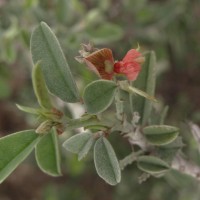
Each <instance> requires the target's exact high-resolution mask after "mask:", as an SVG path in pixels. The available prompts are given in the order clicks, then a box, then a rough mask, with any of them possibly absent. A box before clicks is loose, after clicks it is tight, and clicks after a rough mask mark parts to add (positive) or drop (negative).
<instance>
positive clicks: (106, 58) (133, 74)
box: [79, 48, 145, 81]
mask: <svg viewBox="0 0 200 200" xmlns="http://www.w3.org/2000/svg"><path fill="white" fill-rule="evenodd" d="M85 55H86V56H85ZM81 60H82V62H85V63H86V65H87V66H88V67H89V69H90V70H92V71H94V72H95V73H96V74H98V75H99V76H100V77H101V78H102V79H107V80H111V79H112V78H113V76H115V75H125V76H126V78H127V79H128V80H130V81H134V80H135V79H136V78H137V76H138V74H139V72H140V71H141V64H142V63H143V62H144V61H145V58H144V57H143V56H142V54H141V53H140V52H139V51H138V50H136V49H131V50H129V51H128V52H127V54H126V55H125V57H124V58H123V59H122V60H121V61H114V58H113V54H112V50H111V49H108V48H103V49H100V50H95V51H94V52H92V53H88V54H84V56H82V58H81ZM79 61H80V59H79Z"/></svg>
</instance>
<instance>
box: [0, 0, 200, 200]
mask: <svg viewBox="0 0 200 200" xmlns="http://www.w3.org/2000/svg"><path fill="white" fill-rule="evenodd" d="M199 20H200V1H199V0H101V1H98V0H15V1H12V0H0V134H1V136H3V135H5V134H7V133H11V132H15V131H17V130H22V129H25V128H26V127H30V126H34V121H33V119H32V118H31V117H28V116H26V115H24V114H23V113H21V112H20V111H18V110H17V109H16V107H15V103H19V104H22V105H27V106H33V105H36V99H35V97H34V94H33V90H32V84H31V68H32V63H31V58H30V51H29V40H30V35H31V31H32V30H33V28H34V27H35V26H37V25H38V23H39V22H40V21H45V22H46V23H47V24H48V25H49V26H50V27H51V28H52V29H53V30H54V32H55V34H56V35H57V37H58V39H59V41H60V43H61V46H62V48H63V50H64V53H65V55H66V57H67V60H68V62H69V65H70V66H71V69H72V72H73V74H74V75H75V76H76V80H77V82H78V86H79V89H80V90H81V91H82V89H83V86H84V85H85V84H87V83H89V82H90V81H92V80H95V79H96V78H97V77H96V76H95V75H94V74H93V73H92V72H90V71H88V70H86V67H85V66H84V65H80V64H79V63H78V62H77V61H76V60H75V59H74V57H75V56H77V55H78V50H79V48H80V44H81V43H88V42H89V41H91V42H94V44H95V45H96V46H97V47H98V48H101V47H108V48H111V49H112V50H113V52H114V57H115V59H116V60H117V59H118V60H120V59H121V58H122V57H123V56H124V54H125V53H126V52H127V51H128V50H129V49H130V48H136V47H137V44H138V43H139V44H140V46H141V51H143V52H144V51H148V50H155V52H156V56H157V86H156V88H157V89H156V94H157V95H156V96H157V97H158V99H159V100H160V102H162V103H160V104H159V106H157V107H156V108H155V112H159V111H160V110H161V109H162V107H163V105H164V104H167V105H169V108H170V109H169V115H168V118H167V122H169V123H171V124H172V125H175V124H176V125H180V124H181V123H183V122H184V121H185V120H192V121H194V122H196V123H197V124H200V101H199V99H200V92H199V90H200V89H199V88H200V79H199V77H200V69H199V68H200V59H199V57H200V43H199V41H200V24H199ZM162 104H163V105H162ZM183 130H184V131H182V135H183V136H184V138H185V142H186V144H187V145H188V148H187V149H185V152H187V153H188V155H190V157H191V158H194V159H196V162H197V163H200V161H199V157H198V156H197V149H196V148H195V147H193V143H192V141H190V140H191V137H190V136H189V135H190V132H189V130H187V129H185V128H183ZM111 139H112V138H111ZM119 141H121V140H120V139H119V138H118V139H113V143H114V147H115V149H116V151H117V153H118V155H119V158H123V156H125V155H126V154H127V153H128V152H129V151H130V146H129V145H128V144H127V143H126V142H124V143H122V142H119ZM63 160H64V162H63V163H64V164H63V173H64V176H63V177H61V178H54V179H52V178H51V179H49V178H48V177H47V176H46V175H44V174H42V173H41V172H39V170H35V171H33V174H31V175H32V176H31V178H30V180H28V182H27V180H26V179H27V178H26V174H25V175H24V176H23V177H25V178H23V179H22V180H20V181H19V182H20V183H19V184H18V181H14V180H13V178H12V175H11V177H10V178H9V179H8V180H7V181H6V182H5V183H4V184H3V185H2V186H0V199H2V200H3V199H12V198H13V197H12V195H11V193H12V190H13V192H14V191H15V188H17V189H18V193H19V194H20V195H18V196H16V197H15V198H13V199H15V200H25V199H30V200H31V199H39V200H40V199H43V200H57V199H59V200H64V199H71V200H73V199H83V200H84V199H85V200H93V199H95V200H98V199H104V200H111V199H116V200H118V199H122V198H124V199H127V200H129V199H134V200H140V199H146V200H161V199H162V200H165V199H171V200H190V199H191V200H192V199H194V200H198V199H199V196H200V194H199V191H200V190H199V188H200V184H199V183H197V182H196V181H193V180H191V179H189V178H188V177H186V176H182V175H180V174H173V175H172V174H169V176H166V177H165V178H162V179H155V178H151V179H149V180H147V181H146V182H145V183H143V184H141V185H140V184H139V183H138V180H137V177H138V176H139V175H140V174H139V172H138V171H137V170H136V168H135V167H134V165H131V166H130V167H128V168H127V169H126V170H125V171H124V172H123V173H122V176H123V180H122V183H120V184H119V185H118V186H117V187H114V188H113V187H111V186H108V185H106V184H105V183H104V182H103V181H102V180H101V179H100V178H98V176H97V175H96V174H95V171H94V167H93V163H92V162H91V159H90V156H88V158H87V159H86V160H85V161H82V162H78V161H77V159H76V157H74V156H73V155H69V153H66V152H65V151H63ZM26 162H27V163H32V161H30V160H28V161H26ZM33 163H34V162H33ZM20 169H21V168H20V167H19V170H20ZM22 170H23V168H22ZM31 170H32V168H30V171H29V170H28V171H27V172H26V173H27V174H28V173H32V171H31ZM14 174H15V175H14V177H15V176H16V177H17V178H18V179H20V176H17V172H16V173H14ZM19 174H20V173H19ZM40 176H41V177H43V178H44V180H43V181H41V183H40V182H39V183H38V186H37V187H30V185H34V183H35V182H37V181H36V180H37V179H38V177H40ZM29 177H30V176H29ZM32 179H33V180H32ZM34 179H36V180H34ZM27 184H28V185H29V186H28V187H27V191H25V190H23V189H22V188H24V187H26V186H27ZM17 185H20V186H21V187H19V186H17ZM1 188H2V189H1ZM30 188H31V189H30ZM29 190H32V191H34V192H29Z"/></svg>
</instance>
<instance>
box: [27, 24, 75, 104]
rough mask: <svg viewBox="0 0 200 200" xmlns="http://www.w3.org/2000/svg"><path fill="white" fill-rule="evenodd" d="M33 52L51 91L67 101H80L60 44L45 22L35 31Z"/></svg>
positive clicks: (32, 39) (32, 44)
mask: <svg viewBox="0 0 200 200" xmlns="http://www.w3.org/2000/svg"><path fill="white" fill-rule="evenodd" d="M31 54H32V59H33V62H34V64H36V63H37V62H38V61H40V64H41V67H42V72H43V75H44V78H45V81H46V84H47V87H48V89H49V91H50V92H51V93H52V94H54V95H56V96H58V97H59V98H61V99H62V100H63V101H67V102H71V103H73V102H78V101H79V94H78V90H77V86H76V84H75V81H74V78H73V76H72V74H71V71H70V68H69V66H68V64H67V62H66V59H65V57H64V54H63V52H62V49H61V47H60V44H59V42H58V40H57V38H56V36H55V35H54V33H53V32H52V31H51V29H50V28H49V27H48V25H47V24H46V23H44V22H41V24H40V25H39V26H38V27H37V28H36V29H35V30H34V31H33V34H32V36H31Z"/></svg>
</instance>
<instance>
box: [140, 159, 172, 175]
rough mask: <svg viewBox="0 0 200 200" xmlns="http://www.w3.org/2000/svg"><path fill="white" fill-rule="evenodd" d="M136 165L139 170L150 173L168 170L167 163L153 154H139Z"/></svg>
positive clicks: (161, 172)
mask: <svg viewBox="0 0 200 200" xmlns="http://www.w3.org/2000/svg"><path fill="white" fill-rule="evenodd" d="M137 166H138V168H139V169H140V170H142V171H144V172H147V173H149V174H152V175H156V174H163V173H164V172H166V171H167V170H169V165H168V164H167V163H166V162H164V161H163V160H161V159H160V158H157V157H154V156H140V157H139V158H138V160H137Z"/></svg>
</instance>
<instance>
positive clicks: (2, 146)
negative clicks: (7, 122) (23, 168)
mask: <svg viewBox="0 0 200 200" xmlns="http://www.w3.org/2000/svg"><path fill="white" fill-rule="evenodd" d="M39 140H40V137H39V135H38V134H36V133H35V132H34V130H26V131H21V132H17V133H14V134H11V135H8V136H6V137H3V138H0V158H1V159H0V183H2V182H3V181H4V180H5V179H6V178H7V177H8V176H9V175H10V174H11V173H12V171H14V170H15V169H16V167H17V166H18V165H19V164H20V163H21V162H22V161H23V160H24V159H25V158H26V157H27V156H28V155H29V154H30V153H31V151H32V150H33V148H34V147H35V145H36V144H37V143H38V142H39Z"/></svg>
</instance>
